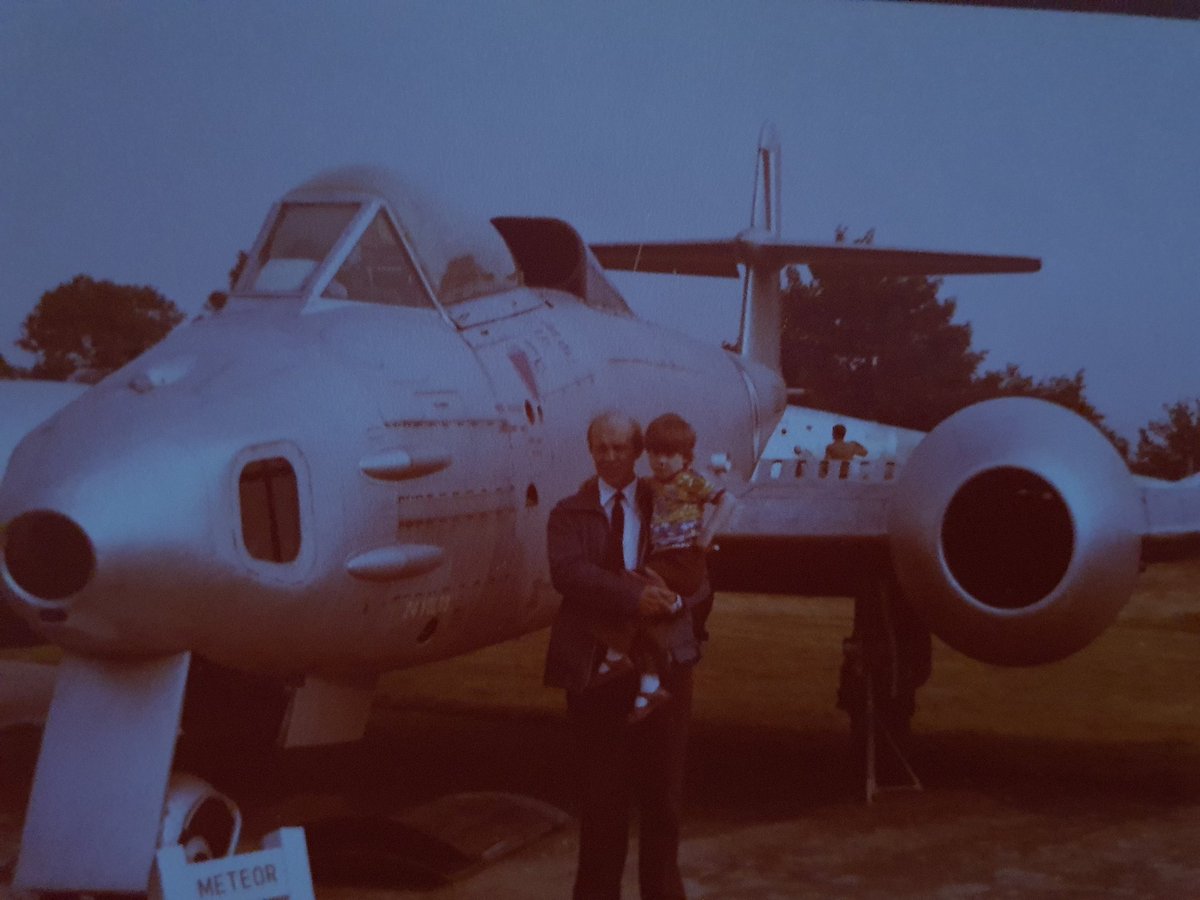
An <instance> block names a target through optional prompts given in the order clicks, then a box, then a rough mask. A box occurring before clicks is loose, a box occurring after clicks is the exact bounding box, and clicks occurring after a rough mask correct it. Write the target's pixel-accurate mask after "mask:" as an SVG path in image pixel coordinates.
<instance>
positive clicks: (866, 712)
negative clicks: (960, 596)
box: [838, 574, 932, 803]
mask: <svg viewBox="0 0 1200 900" xmlns="http://www.w3.org/2000/svg"><path fill="white" fill-rule="evenodd" d="M931 671H932V644H931V640H930V636H929V631H928V629H926V628H925V626H924V624H922V622H921V621H920V619H918V618H917V616H916V614H915V613H913V612H912V610H911V609H910V608H909V606H908V604H907V602H906V601H905V600H904V596H903V594H902V593H901V591H900V586H899V585H898V584H897V583H896V581H895V578H894V577H892V576H891V575H890V574H888V575H886V576H880V577H874V578H872V579H871V580H870V581H869V582H867V583H866V584H865V585H864V586H863V587H862V588H861V589H860V590H859V592H858V595H857V596H856V597H855V598H854V629H853V632H852V633H851V635H850V637H848V638H846V640H845V641H843V642H842V668H841V673H840V676H839V683H838V708H839V709H842V710H845V711H846V712H847V713H848V714H849V715H850V734H851V744H852V748H853V751H854V753H853V759H854V760H855V765H856V769H857V772H856V774H858V773H861V774H862V776H863V777H864V778H865V790H866V799H867V802H868V803H870V802H872V800H873V799H874V797H875V795H876V794H877V793H879V792H881V791H885V790H895V789H900V790H905V789H910V790H920V788H921V782H920V780H919V779H918V778H917V776H916V773H915V772H913V769H912V767H911V766H910V765H909V763H908V759H907V758H906V756H905V750H906V749H907V744H908V737H909V728H910V721H911V719H912V715H913V712H914V711H915V710H916V694H917V688H919V687H920V686H921V685H923V684H924V683H925V682H926V681H927V680H928V679H929V675H930V672H931Z"/></svg>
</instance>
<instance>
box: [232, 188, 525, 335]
mask: <svg viewBox="0 0 1200 900" xmlns="http://www.w3.org/2000/svg"><path fill="white" fill-rule="evenodd" d="M351 208H352V209H353V210H354V211H353V212H350V210H351ZM339 228H340V230H339ZM335 232H337V233H336V234H335ZM306 242H307V245H306ZM314 245H315V247H314ZM520 284H521V279H520V275H519V273H518V270H517V267H516V264H515V262H514V260H513V258H512V255H511V253H510V252H509V250H508V247H507V246H506V244H505V243H504V241H503V239H501V237H500V235H499V234H498V233H497V232H496V230H495V229H494V228H492V227H491V225H490V223H489V222H487V221H486V220H483V221H481V222H475V221H472V220H470V219H468V218H465V217H462V216H459V215H458V214H457V213H456V212H455V211H453V210H451V209H448V208H446V207H445V206H444V205H443V204H440V203H434V202H431V201H430V200H429V199H428V198H427V197H425V196H424V195H423V194H421V192H420V191H418V190H416V189H414V188H413V187H412V186H411V185H409V184H407V183H406V182H404V181H403V180H401V179H400V178H399V177H397V176H396V175H395V174H394V173H392V172H390V171H388V170H386V169H379V168H375V167H368V166H356V167H348V168H345V169H337V170H333V171H331V172H326V173H323V174H322V175H318V176H316V177H315V178H313V179H311V180H310V181H308V182H306V183H305V184H303V185H301V186H300V187H298V188H296V189H294V190H292V191H290V192H289V193H288V194H287V195H286V196H284V198H283V199H282V200H281V201H280V202H279V203H277V204H276V205H275V206H274V207H273V208H272V211H271V214H270V215H269V216H268V218H267V221H266V223H265V224H264V226H263V228H262V230H261V231H260V233H259V236H258V239H257V240H256V241H255V244H254V248H253V250H252V251H251V254H250V259H249V262H248V264H247V266H246V271H245V272H244V273H243V274H242V276H241V277H240V278H239V280H238V283H237V286H236V287H235V289H234V293H235V294H236V295H241V296H247V297H259V298H263V297H289V296H290V297H298V298H299V297H303V298H308V299H310V300H312V299H318V298H319V299H323V300H360V301H366V302H372V303H383V304H390V305H401V306H420V307H423V308H430V307H433V308H435V309H437V310H438V311H439V312H440V313H441V315H442V316H443V317H444V318H446V321H447V322H451V323H452V324H453V322H452V320H451V318H450V317H449V316H448V315H447V310H448V309H449V308H450V307H452V306H454V305H456V304H459V303H462V302H464V301H467V300H472V299H475V298H482V297H486V296H491V295H494V294H497V293H501V292H504V291H506V290H509V289H513V288H517V287H519V286H520Z"/></svg>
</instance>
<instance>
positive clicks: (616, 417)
mask: <svg viewBox="0 0 1200 900" xmlns="http://www.w3.org/2000/svg"><path fill="white" fill-rule="evenodd" d="M601 423H603V424H606V425H615V426H617V427H618V428H624V427H627V428H629V432H630V434H631V435H632V436H633V449H634V452H635V453H637V454H638V455H639V456H640V455H641V453H642V449H643V440H642V426H641V423H639V422H638V420H637V419H635V418H634V417H633V416H631V415H629V414H628V413H623V412H621V411H620V410H618V409H606V410H605V411H604V412H602V413H600V414H599V415H598V416H595V417H593V419H592V421H590V422H588V427H587V442H588V446H589V447H590V446H592V432H593V431H594V430H595V429H596V428H597V427H598V426H599V425H600V424H601Z"/></svg>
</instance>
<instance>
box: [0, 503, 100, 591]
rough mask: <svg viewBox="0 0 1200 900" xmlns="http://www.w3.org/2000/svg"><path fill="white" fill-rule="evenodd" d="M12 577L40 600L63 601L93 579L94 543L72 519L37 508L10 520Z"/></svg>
mask: <svg viewBox="0 0 1200 900" xmlns="http://www.w3.org/2000/svg"><path fill="white" fill-rule="evenodd" d="M4 564H5V566H6V567H7V568H8V574H9V577H11V578H12V580H13V582H14V583H15V584H16V585H17V587H19V588H20V589H21V590H23V591H25V593H27V594H29V595H31V596H33V597H37V598H38V599H39V600H64V599H66V598H67V597H70V596H71V595H72V594H76V593H78V592H79V591H81V590H82V589H83V588H84V587H85V586H86V585H87V583H88V582H89V581H90V580H91V578H92V573H93V572H94V571H95V568H96V554H95V551H94V550H93V549H92V542H91V541H90V540H88V536H87V535H86V534H84V532H83V529H82V528H80V527H79V526H78V525H77V524H75V523H74V522H73V521H71V520H70V519H68V518H67V517H66V516H64V515H61V514H60V513H56V512H49V511H44V510H40V511H36V512H27V513H24V514H22V515H20V516H17V518H15V519H14V520H13V521H12V522H10V523H9V525H8V529H7V531H6V534H5V541H4Z"/></svg>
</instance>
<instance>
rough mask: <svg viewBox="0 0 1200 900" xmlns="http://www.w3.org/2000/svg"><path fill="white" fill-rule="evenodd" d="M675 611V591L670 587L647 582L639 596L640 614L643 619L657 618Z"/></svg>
mask: <svg viewBox="0 0 1200 900" xmlns="http://www.w3.org/2000/svg"><path fill="white" fill-rule="evenodd" d="M673 612H675V592H674V591H673V590H671V589H670V588H668V587H663V586H660V585H657V584H647V585H646V586H645V587H644V588H642V595H641V596H640V597H638V615H639V616H641V617H642V618H643V619H657V618H660V617H662V616H669V615H671V614H672V613H673Z"/></svg>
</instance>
